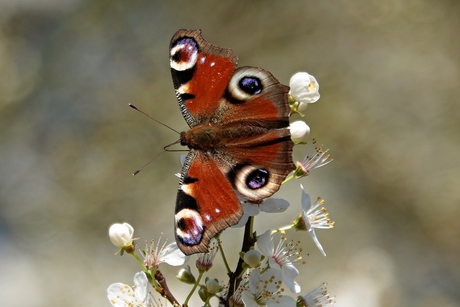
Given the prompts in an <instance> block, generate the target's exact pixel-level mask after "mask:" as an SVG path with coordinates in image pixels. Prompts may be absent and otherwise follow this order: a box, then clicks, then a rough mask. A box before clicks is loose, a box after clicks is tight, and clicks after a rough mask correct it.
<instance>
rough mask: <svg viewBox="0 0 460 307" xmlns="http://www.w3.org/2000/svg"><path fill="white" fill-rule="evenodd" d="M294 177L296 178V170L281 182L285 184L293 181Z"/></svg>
mask: <svg viewBox="0 0 460 307" xmlns="http://www.w3.org/2000/svg"><path fill="white" fill-rule="evenodd" d="M294 178H295V172H291V173H290V174H289V175H288V176H287V177H286V178H284V180H283V181H282V182H281V184H285V183H287V182H289V181H291V180H292V179H294Z"/></svg>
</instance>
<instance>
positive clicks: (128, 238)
mask: <svg viewBox="0 0 460 307" xmlns="http://www.w3.org/2000/svg"><path fill="white" fill-rule="evenodd" d="M133 234H134V228H133V227H132V226H131V225H129V224H128V223H123V224H119V223H117V224H113V225H112V226H110V228H109V237H110V241H112V243H113V244H114V245H115V246H118V247H120V248H123V247H125V246H129V245H131V244H133Z"/></svg>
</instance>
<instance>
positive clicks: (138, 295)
mask: <svg viewBox="0 0 460 307" xmlns="http://www.w3.org/2000/svg"><path fill="white" fill-rule="evenodd" d="M107 297H108V299H109V301H110V303H111V304H112V305H113V306H115V307H131V306H139V307H147V306H149V304H150V296H149V281H148V279H147V276H146V275H145V273H144V272H139V273H137V274H136V275H135V276H134V286H132V287H131V286H129V285H126V284H123V283H115V284H112V285H110V286H109V288H108V289H107Z"/></svg>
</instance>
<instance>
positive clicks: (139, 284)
mask: <svg viewBox="0 0 460 307" xmlns="http://www.w3.org/2000/svg"><path fill="white" fill-rule="evenodd" d="M134 286H135V287H134V296H135V297H136V300H137V301H138V302H145V303H146V305H147V304H148V298H149V297H148V295H149V280H148V279H147V275H145V273H144V272H138V273H136V275H134Z"/></svg>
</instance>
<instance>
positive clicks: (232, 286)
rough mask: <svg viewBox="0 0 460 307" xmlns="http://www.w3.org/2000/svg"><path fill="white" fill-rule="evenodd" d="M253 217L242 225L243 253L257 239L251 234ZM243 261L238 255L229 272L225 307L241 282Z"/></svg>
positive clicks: (252, 245)
mask: <svg viewBox="0 0 460 307" xmlns="http://www.w3.org/2000/svg"><path fill="white" fill-rule="evenodd" d="M253 219H254V217H252V216H251V217H249V219H248V221H247V223H246V226H245V227H244V236H243V244H242V246H241V251H242V252H244V253H247V252H248V251H249V250H250V249H251V247H254V244H255V243H256V241H257V239H256V238H255V233H254V235H253V234H252V223H253ZM243 263H244V260H243V259H242V258H241V257H240V259H239V260H238V264H237V266H236V269H235V271H234V272H233V273H231V274H229V276H230V279H229V282H228V294H227V300H226V302H225V307H228V306H229V300H230V298H231V297H232V295H233V293H234V292H235V290H236V288H238V286H239V284H240V282H241V276H240V275H241V273H242V272H243V270H244V268H243Z"/></svg>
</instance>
